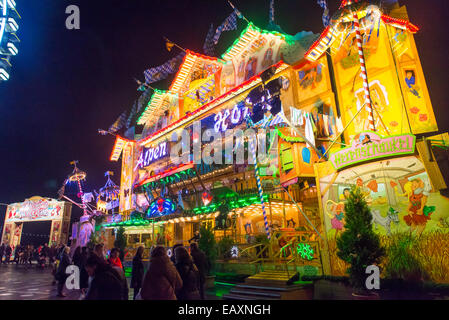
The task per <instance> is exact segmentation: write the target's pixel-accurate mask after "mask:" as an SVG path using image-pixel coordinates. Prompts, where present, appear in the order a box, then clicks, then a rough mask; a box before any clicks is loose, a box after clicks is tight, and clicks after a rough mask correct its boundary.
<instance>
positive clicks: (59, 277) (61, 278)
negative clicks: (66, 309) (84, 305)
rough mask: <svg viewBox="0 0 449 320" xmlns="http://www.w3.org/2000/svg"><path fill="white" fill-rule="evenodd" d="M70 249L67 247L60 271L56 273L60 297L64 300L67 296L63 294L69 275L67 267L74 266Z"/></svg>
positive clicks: (63, 253) (59, 267)
mask: <svg viewBox="0 0 449 320" xmlns="http://www.w3.org/2000/svg"><path fill="white" fill-rule="evenodd" d="M69 253H70V247H65V248H64V251H63V252H62V255H61V260H60V262H59V266H58V271H57V272H56V280H58V297H61V298H64V297H66V295H64V293H63V292H62V291H63V289H64V284H65V281H66V280H67V277H68V275H67V274H66V273H65V271H66V269H67V267H68V266H69V265H70V264H72V261H71V259H70V256H69Z"/></svg>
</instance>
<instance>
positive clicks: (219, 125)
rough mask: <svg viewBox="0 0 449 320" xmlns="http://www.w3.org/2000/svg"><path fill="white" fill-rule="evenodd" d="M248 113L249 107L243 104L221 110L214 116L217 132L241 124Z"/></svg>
mask: <svg viewBox="0 0 449 320" xmlns="http://www.w3.org/2000/svg"><path fill="white" fill-rule="evenodd" d="M247 114H248V108H247V107H242V105H241V104H236V105H235V106H234V108H232V109H226V110H224V111H219V112H218V113H217V114H216V115H215V118H214V130H215V132H222V131H225V130H227V129H231V127H235V126H238V125H239V124H241V123H242V122H243V121H244V120H245V118H246V115H247Z"/></svg>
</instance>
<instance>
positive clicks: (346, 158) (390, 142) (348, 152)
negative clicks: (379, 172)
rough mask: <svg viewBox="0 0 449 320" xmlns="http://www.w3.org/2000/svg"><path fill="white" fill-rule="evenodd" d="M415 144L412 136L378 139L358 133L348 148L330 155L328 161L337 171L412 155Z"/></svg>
mask: <svg viewBox="0 0 449 320" xmlns="http://www.w3.org/2000/svg"><path fill="white" fill-rule="evenodd" d="M415 142H416V137H415V136H414V135H412V134H404V135H397V136H389V137H380V136H379V135H377V134H376V133H374V132H365V133H360V134H358V135H356V136H355V137H354V140H353V142H352V145H351V146H350V147H348V148H344V149H342V150H339V151H337V152H334V153H332V154H331V155H330V157H329V160H330V161H331V162H332V164H333V166H334V168H335V169H337V170H339V169H342V168H345V167H348V166H351V165H353V164H357V163H362V162H366V161H370V160H374V159H381V158H386V157H391V156H399V155H405V154H413V153H415Z"/></svg>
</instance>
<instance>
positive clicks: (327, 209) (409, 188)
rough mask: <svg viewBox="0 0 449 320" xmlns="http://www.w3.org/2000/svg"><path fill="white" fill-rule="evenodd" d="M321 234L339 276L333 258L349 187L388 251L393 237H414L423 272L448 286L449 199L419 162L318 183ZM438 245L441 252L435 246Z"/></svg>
mask: <svg viewBox="0 0 449 320" xmlns="http://www.w3.org/2000/svg"><path fill="white" fill-rule="evenodd" d="M318 179H319V185H320V191H321V197H322V199H321V201H322V209H323V211H324V212H323V216H324V222H325V229H326V232H327V238H328V243H329V254H330V257H331V264H332V266H331V267H332V270H333V273H334V274H338V275H343V274H344V270H345V269H346V266H345V264H344V263H343V262H342V261H341V260H340V259H339V258H338V257H337V256H336V252H337V249H336V238H337V237H338V236H339V234H341V232H343V231H344V228H345V201H346V199H347V197H348V195H349V190H350V188H351V187H352V186H354V185H357V186H358V187H360V188H362V191H363V193H364V194H365V199H366V201H367V203H368V205H369V206H370V208H371V213H372V215H373V228H374V230H375V231H376V232H377V233H378V234H379V235H380V239H381V243H382V244H383V245H384V246H388V245H389V243H391V242H392V241H394V237H395V235H400V234H410V232H411V233H412V235H413V236H414V237H415V239H416V245H417V247H419V248H420V250H421V252H416V255H417V259H418V260H419V261H420V263H422V265H423V269H425V272H427V273H428V274H429V275H430V277H431V279H433V280H435V281H449V279H448V277H447V273H446V274H445V275H441V274H440V273H441V272H440V271H441V270H443V269H445V268H446V266H445V265H446V263H445V260H444V259H445V253H444V250H446V248H445V247H444V246H445V243H448V241H449V199H448V198H446V197H444V196H442V195H441V194H440V192H438V191H435V190H433V188H432V185H431V183H430V180H429V177H428V174H427V173H426V171H425V168H424V165H423V163H422V161H421V160H420V159H419V158H418V157H416V156H408V157H401V158H395V159H389V160H382V161H377V162H371V163H365V164H362V165H360V166H356V167H352V168H349V169H345V170H342V171H339V172H333V173H330V174H328V175H326V176H323V177H319V178H318ZM440 245H442V246H443V248H440V247H439V246H440Z"/></svg>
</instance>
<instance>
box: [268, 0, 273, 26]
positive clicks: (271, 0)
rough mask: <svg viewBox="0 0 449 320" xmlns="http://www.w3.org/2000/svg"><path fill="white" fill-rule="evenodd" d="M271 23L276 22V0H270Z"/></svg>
mask: <svg viewBox="0 0 449 320" xmlns="http://www.w3.org/2000/svg"><path fill="white" fill-rule="evenodd" d="M269 23H274V0H270V18H269Z"/></svg>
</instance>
